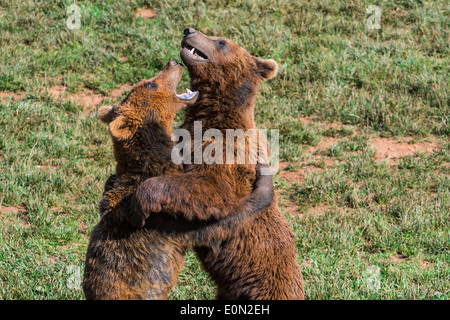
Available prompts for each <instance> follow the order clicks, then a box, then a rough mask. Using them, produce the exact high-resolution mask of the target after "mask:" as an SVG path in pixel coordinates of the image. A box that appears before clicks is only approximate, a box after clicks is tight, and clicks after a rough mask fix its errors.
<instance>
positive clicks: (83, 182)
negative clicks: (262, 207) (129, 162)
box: [0, 0, 450, 299]
mask: <svg viewBox="0 0 450 320" xmlns="http://www.w3.org/2000/svg"><path fill="white" fill-rule="evenodd" d="M70 4H72V1H1V0H0V30H2V32H1V33H0V61H1V64H0V92H1V91H3V92H14V93H16V94H19V95H20V98H19V99H11V98H2V99H1V100H0V131H1V133H2V139H1V140H0V205H1V206H2V208H3V209H2V211H1V213H0V221H1V223H0V244H1V246H0V298H1V299H83V298H84V297H83V293H82V290H80V289H79V288H78V287H77V284H78V281H79V279H80V277H79V275H80V274H82V271H83V260H84V254H85V250H86V246H87V242H88V236H89V233H90V230H92V227H93V226H94V225H95V224H96V223H97V221H98V208H97V205H98V201H99V199H100V196H101V193H102V187H103V184H104V181H105V180H106V178H107V177H108V176H109V175H110V174H112V173H113V172H114V161H113V156H112V146H111V143H110V139H109V136H108V132H107V130H106V128H105V126H104V125H103V124H101V123H100V121H99V120H98V119H97V118H96V114H95V110H92V109H91V110H87V111H86V110H85V109H84V107H83V106H82V105H80V104H78V103H77V102H76V101H73V100H69V99H55V98H54V97H53V96H52V95H51V94H49V93H48V92H47V89H48V88H49V87H52V86H55V85H64V86H66V87H67V89H68V92H69V93H73V94H76V93H77V92H81V91H82V90H86V89H90V90H92V91H93V92H95V93H99V94H102V95H104V96H105V97H106V98H105V100H104V103H117V100H118V99H113V98H109V95H110V94H111V92H112V90H114V89H115V88H118V87H120V86H121V85H123V84H125V83H137V82H138V81H139V80H141V79H142V78H149V77H151V76H152V75H154V74H155V73H156V72H157V71H158V70H160V69H161V68H162V67H163V66H164V65H165V63H166V62H167V60H168V59H169V58H176V59H178V51H179V44H180V40H181V35H182V31H183V29H184V28H185V27H187V26H193V27H195V28H197V29H199V30H202V31H204V32H206V33H208V34H212V35H222V36H225V37H228V38H231V39H233V40H234V41H235V42H236V43H238V44H240V45H241V46H243V47H245V48H246V49H247V50H248V51H249V52H251V53H252V54H254V55H255V56H261V57H264V58H273V59H275V60H276V61H277V62H278V64H279V74H278V76H277V77H276V78H275V79H273V80H271V81H269V82H267V83H264V84H263V85H262V86H261V95H260V96H259V97H258V99H257V107H256V111H255V117H256V122H257V124H258V126H259V127H260V128H267V129H278V130H279V131H280V157H281V161H282V163H284V164H286V167H287V169H286V170H283V171H282V172H285V171H286V172H290V173H291V174H294V175H295V174H296V173H298V175H299V177H300V176H301V179H297V180H296V181H289V180H286V179H284V178H283V176H282V173H281V172H280V174H279V175H278V176H276V177H275V178H274V182H275V185H276V188H277V192H278V194H279V196H280V207H281V208H282V211H283V213H284V214H285V216H286V218H287V219H288V221H289V222H290V223H291V224H292V227H293V230H294V233H295V235H296V244H297V248H298V253H299V262H300V263H302V271H303V274H304V278H305V288H306V298H307V299H449V297H450V291H449V289H450V252H449V249H450V240H449V239H450V237H449V234H450V219H449V218H450V217H449V216H450V214H449V213H450V187H449V186H450V179H449V176H450V175H449V173H450V170H449V163H450V143H449V134H450V131H449V120H450V119H449V115H450V109H449V83H448V74H449V73H450V72H449V66H450V58H449V47H448V39H449V19H448V4H447V2H446V1H424V0H422V1H412V0H402V1H396V2H393V1H356V0H347V1H325V0H317V1H309V2H299V1H281V0H279V1H276V0H271V1H243V0H234V1H233V0H230V1H226V3H221V4H220V5H219V4H217V3H216V2H215V1H203V2H199V1H172V2H168V1H123V0H114V1H89V2H84V1H83V2H82V1H79V2H77V4H78V5H79V6H80V8H81V28H80V29H79V30H69V29H68V28H67V26H66V20H67V18H68V15H67V12H66V8H67V7H68V6H69V5H70ZM369 5H378V6H379V7H380V8H381V10H382V15H381V26H382V29H380V30H369V29H367V27H366V25H365V21H366V20H367V18H368V17H369V14H367V13H366V12H365V9H366V8H367V7H368V6H369ZM141 8H152V9H154V10H156V12H157V16H156V17H155V18H154V19H151V20H147V19H143V18H140V17H136V16H135V15H134V12H135V11H136V10H137V9H141ZM188 83H189V79H188V75H187V72H185V73H184V75H183V78H182V81H181V83H180V88H184V87H187V86H188ZM180 119H181V115H180V117H179V118H178V120H180ZM305 119H306V120H308V121H305ZM379 137H384V138H389V139H392V140H394V139H402V138H405V137H408V138H412V142H411V145H412V146H413V145H414V143H415V142H423V141H434V142H435V145H436V146H438V147H436V148H435V149H434V150H433V152H415V153H411V154H408V155H406V156H403V157H401V158H398V159H394V161H389V162H388V161H378V160H376V159H375V158H374V154H375V150H374V149H373V144H372V141H373V140H374V139H378V138H379ZM326 141H331V144H329V145H326V146H325V147H322V143H323V142H326ZM311 168H313V169H314V170H310V169H311ZM292 205H295V206H296V207H297V208H298V210H296V211H293V210H292ZM5 208H7V209H5ZM371 266H375V268H378V269H379V280H380V285H379V287H377V288H375V289H374V288H373V287H371V286H370V283H371V282H370V273H369V270H370V267H371ZM214 290H215V289H214V286H213V284H212V282H211V281H210V279H209V278H208V276H207V275H206V273H205V272H203V270H202V269H201V267H200V265H199V263H198V261H197V259H196V257H195V255H194V254H193V253H192V252H189V254H188V255H187V256H186V264H185V266H184V268H183V270H182V272H181V274H180V276H179V279H178V284H177V286H176V287H175V288H174V289H173V290H172V292H171V293H170V296H169V298H171V299H213V298H214Z"/></svg>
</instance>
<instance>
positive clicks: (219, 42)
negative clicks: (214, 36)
mask: <svg viewBox="0 0 450 320" xmlns="http://www.w3.org/2000/svg"><path fill="white" fill-rule="evenodd" d="M217 43H218V44H219V46H221V47H225V46H226V45H227V43H226V42H225V40H219V41H217Z"/></svg>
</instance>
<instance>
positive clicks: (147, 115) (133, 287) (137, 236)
mask: <svg viewBox="0 0 450 320" xmlns="http://www.w3.org/2000/svg"><path fill="white" fill-rule="evenodd" d="M181 73H182V66H181V65H179V64H177V63H176V62H175V61H173V60H171V61H170V62H169V64H168V65H167V66H166V67H165V68H164V70H163V71H161V72H160V73H159V74H158V75H156V76H155V77H154V78H152V79H150V80H144V81H141V82H140V83H139V84H138V85H136V87H135V88H133V89H132V91H131V92H130V93H129V95H128V96H127V97H126V98H125V99H124V100H123V101H122V102H121V103H120V104H119V105H118V106H117V107H114V108H113V107H102V108H100V110H99V113H98V114H99V117H100V119H101V120H103V121H104V122H106V123H108V124H109V130H110V133H111V137H112V140H113V145H114V156H115V159H116V162H117V165H116V175H113V176H111V177H110V178H109V179H108V181H107V182H106V184H105V192H104V194H103V198H102V200H101V202H100V213H101V220H100V222H99V223H98V224H97V225H96V226H95V227H94V229H93V231H92V234H91V237H90V242H89V246H88V250H87V253H86V264H85V270H84V279H83V290H84V293H85V296H86V298H87V299H165V298H166V297H167V293H168V292H169V290H170V289H171V288H172V286H173V285H174V283H175V281H176V278H177V275H178V273H179V271H180V269H181V267H182V264H183V261H184V254H185V251H186V249H187V247H188V246H192V245H193V244H203V245H206V246H209V247H211V248H213V247H214V243H215V239H216V238H218V239H223V238H224V237H227V232H228V231H227V230H234V229H236V228H237V227H238V224H239V219H247V218H250V217H251V216H252V214H254V213H255V212H258V211H260V208H263V207H265V206H266V207H267V206H269V205H270V203H271V202H272V194H273V190H272V182H271V180H270V179H267V178H265V177H261V179H258V181H257V184H256V185H255V186H256V188H255V191H254V192H253V193H252V194H251V196H250V197H247V198H245V199H243V202H241V203H240V204H239V205H238V206H236V207H235V208H233V209H232V210H238V211H239V212H240V214H237V215H234V216H235V217H238V218H236V219H223V220H220V221H216V220H214V219H210V220H208V221H200V220H198V219H197V220H195V219H194V220H192V219H191V220H192V221H186V220H183V219H182V217H179V216H177V214H176V213H159V214H155V215H153V216H152V217H151V218H150V219H148V220H147V221H146V224H145V226H144V227H142V226H141V225H139V226H135V225H134V224H133V221H132V220H130V219H131V218H132V217H133V215H132V214H131V213H132V211H133V208H132V205H131V197H132V196H133V194H134V193H135V191H136V189H137V188H138V186H139V185H140V184H141V183H142V182H143V181H145V179H147V178H150V177H154V176H159V175H167V176H175V175H176V174H179V173H180V172H181V170H182V168H181V167H179V166H176V165H175V164H174V163H173V162H172V161H171V157H170V153H171V150H172V141H171V129H170V127H171V123H172V121H173V119H174V117H175V113H176V111H177V110H179V109H180V108H181V107H182V106H184V105H185V104H186V103H192V102H194V101H195V98H192V99H191V100H190V101H184V100H181V99H179V98H178V97H177V96H176V95H175V88H176V85H177V84H178V82H179V80H180V77H181Z"/></svg>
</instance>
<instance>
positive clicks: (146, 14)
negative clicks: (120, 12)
mask: <svg viewBox="0 0 450 320" xmlns="http://www.w3.org/2000/svg"><path fill="white" fill-rule="evenodd" d="M135 16H137V17H141V18H144V19H153V18H154V17H156V11H155V10H153V9H139V10H138V11H136V13H135Z"/></svg>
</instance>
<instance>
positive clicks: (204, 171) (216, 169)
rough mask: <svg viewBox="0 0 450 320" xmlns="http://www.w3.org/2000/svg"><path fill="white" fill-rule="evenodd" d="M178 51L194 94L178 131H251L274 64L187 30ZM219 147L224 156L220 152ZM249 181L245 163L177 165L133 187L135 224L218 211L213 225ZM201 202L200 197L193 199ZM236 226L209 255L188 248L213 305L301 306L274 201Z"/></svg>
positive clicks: (297, 277)
mask: <svg viewBox="0 0 450 320" xmlns="http://www.w3.org/2000/svg"><path fill="white" fill-rule="evenodd" d="M181 47H182V50H181V52H180V56H181V59H182V60H183V63H184V64H185V65H186V66H187V69H188V72H189V75H190V78H191V90H192V91H198V92H199V96H198V99H197V100H196V102H194V103H192V104H191V105H189V106H187V107H186V108H185V109H184V123H183V124H182V125H181V128H184V129H186V130H188V131H189V132H190V133H191V135H192V136H194V127H195V122H197V121H201V124H202V130H203V132H204V131H206V130H209V129H217V130H220V131H221V132H222V133H223V134H224V135H225V134H226V130H227V129H242V130H244V131H246V130H250V129H255V128H256V126H255V122H254V107H255V98H256V96H257V92H258V90H257V87H258V84H259V83H261V82H262V81H266V80H269V79H271V78H273V77H274V76H275V75H276V73H277V70H278V65H277V63H276V62H275V61H274V60H272V59H261V58H258V57H254V56H252V55H251V54H250V53H248V52H247V51H246V50H245V49H243V48H242V47H240V46H239V45H237V44H235V43H234V42H233V41H231V40H229V39H226V38H222V37H211V36H206V35H205V34H203V33H201V32H199V31H197V30H195V29H193V28H187V29H185V31H184V37H183V39H182V42H181ZM207 145H208V144H207V143H205V144H204V145H203V148H205V147H206V146H207ZM223 147H224V154H225V149H226V147H227V146H226V145H225V144H224V146H223ZM229 147H230V146H229ZM231 147H233V146H231ZM234 148H235V150H237V147H236V146H234ZM256 176H257V172H256V169H255V164H251V163H245V164H237V163H236V164H218V163H214V164H207V163H204V162H203V163H201V164H195V163H194V164H192V163H191V164H185V165H184V173H183V174H181V175H177V176H161V177H154V178H151V179H148V180H147V181H145V182H144V183H143V184H142V185H141V186H139V188H138V189H137V191H136V194H135V196H134V197H133V202H134V206H135V208H136V210H134V211H133V214H137V216H136V217H135V220H136V221H137V222H138V223H142V222H143V221H145V220H146V219H147V218H149V217H150V218H151V217H152V216H153V215H155V214H157V213H158V212H160V211H168V212H182V213H183V214H184V215H185V216H186V217H201V218H203V219H208V218H210V217H211V214H213V211H211V210H206V209H205V208H208V207H213V208H215V209H219V210H220V212H219V213H217V212H216V211H214V214H215V217H216V218H219V219H220V218H224V217H227V216H229V215H230V214H233V213H232V212H231V211H230V210H228V208H232V207H234V206H235V205H236V204H237V203H238V202H239V201H240V199H242V197H245V196H248V195H250V194H251V192H252V190H253V184H254V183H255V179H256ZM155 190H157V192H155ZM202 194H203V195H204V197H198V195H202ZM243 224H245V227H243V228H239V229H236V232H235V233H233V234H231V235H230V237H229V238H227V239H225V240H223V241H221V242H220V244H219V245H218V246H216V247H215V249H214V250H213V249H212V248H211V247H208V246H202V245H197V246H195V251H196V253H197V255H198V257H199V258H200V260H201V262H202V264H203V266H204V267H205V269H206V270H207V271H208V273H209V274H210V276H211V277H212V279H213V280H214V281H215V283H216V284H217V286H218V293H217V298H218V299H277V300H281V299H304V287H303V277H302V274H301V270H300V265H299V263H298V261H297V252H296V247H295V239H294V234H293V232H292V229H291V226H290V225H289V223H288V222H287V221H286V219H285V218H284V216H283V215H282V213H281V212H280V210H279V208H278V203H277V200H276V197H275V198H274V201H273V203H272V204H271V205H270V206H269V207H268V208H265V209H262V210H261V211H260V213H259V214H258V215H255V218H254V219H252V220H251V221H245V222H243Z"/></svg>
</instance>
